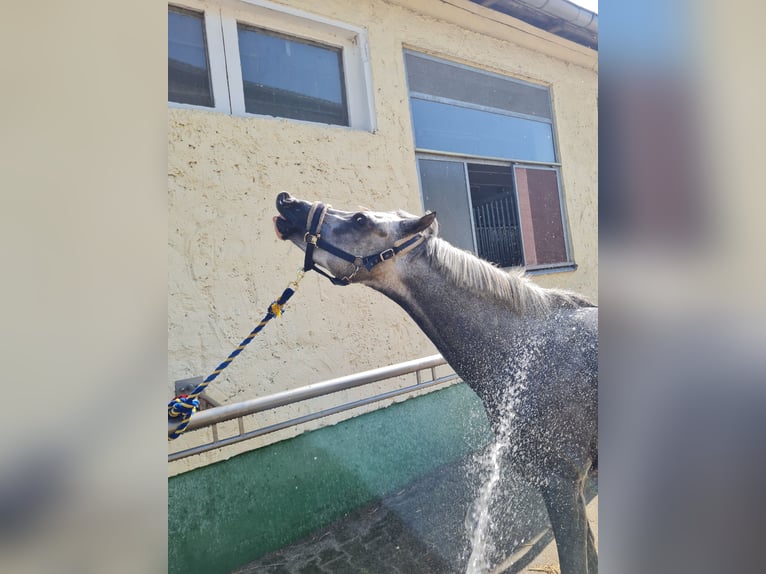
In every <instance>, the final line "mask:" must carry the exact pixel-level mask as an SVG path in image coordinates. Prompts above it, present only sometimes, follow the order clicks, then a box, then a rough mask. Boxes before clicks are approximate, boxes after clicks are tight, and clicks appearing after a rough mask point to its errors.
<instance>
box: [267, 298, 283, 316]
mask: <svg viewBox="0 0 766 574" xmlns="http://www.w3.org/2000/svg"><path fill="white" fill-rule="evenodd" d="M282 307H283V305H280V304H279V302H278V301H274V302H273V303H272V304H271V306H270V307H269V313H271V314H272V315H274V316H275V317H281V316H282Z"/></svg>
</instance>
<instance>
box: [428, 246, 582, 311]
mask: <svg viewBox="0 0 766 574" xmlns="http://www.w3.org/2000/svg"><path fill="white" fill-rule="evenodd" d="M426 254H427V257H428V259H429V260H430V263H431V265H432V266H433V267H434V268H435V269H437V270H439V271H442V272H444V273H445V274H446V275H447V277H448V278H449V280H450V281H452V282H453V283H454V284H455V286H456V287H459V288H463V289H468V290H469V291H472V292H474V293H476V294H477V295H480V296H483V297H490V298H493V299H499V300H501V301H503V302H505V303H506V304H507V305H508V307H509V308H510V309H511V310H512V311H514V312H516V313H519V314H521V315H543V314H545V313H547V312H549V311H552V310H554V309H576V308H578V307H594V306H595V305H594V304H593V303H592V302H590V301H589V300H588V299H586V298H585V297H583V296H582V295H578V294H577V293H574V292H572V291H566V290H564V289H550V288H546V287H541V286H540V285H537V284H536V283H534V282H532V281H531V280H530V279H529V277H527V276H526V275H525V271H524V269H522V268H520V267H513V268H511V269H510V270H508V271H505V270H503V269H500V268H499V267H496V266H495V265H493V264H492V263H489V262H488V261H485V260H483V259H480V258H478V257H476V256H475V255H474V254H473V253H470V252H468V251H464V250H462V249H458V248H457V247H454V246H453V245H450V244H449V243H447V242H446V241H444V240H443V239H441V238H439V237H435V236H434V235H431V236H430V237H429V239H428V241H427V242H426Z"/></svg>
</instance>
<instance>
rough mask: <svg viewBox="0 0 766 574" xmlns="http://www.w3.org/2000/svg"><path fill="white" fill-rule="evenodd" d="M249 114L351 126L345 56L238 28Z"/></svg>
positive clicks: (280, 36) (243, 26)
mask: <svg viewBox="0 0 766 574" xmlns="http://www.w3.org/2000/svg"><path fill="white" fill-rule="evenodd" d="M237 31H238V36H239V57H240V62H241V65H242V81H243V83H244V91H245V110H246V111H247V112H249V113H254V114H263V115H269V116H278V117H284V118H293V119H299V120H307V121H313V122H322V123H328V124H339V125H344V126H345V125H348V111H347V108H346V95H345V86H344V78H343V61H342V50H341V49H340V48H333V47H330V46H323V45H319V44H315V43H311V42H305V41H301V40H298V39H295V38H287V37H285V36H282V35H278V34H273V33H271V32H266V31H264V30H260V29H257V28H253V27H250V26H245V25H243V24H238V27H237Z"/></svg>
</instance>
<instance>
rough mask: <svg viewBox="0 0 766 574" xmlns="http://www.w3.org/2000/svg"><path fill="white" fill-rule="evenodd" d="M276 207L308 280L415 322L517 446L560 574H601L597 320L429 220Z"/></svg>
mask: <svg viewBox="0 0 766 574" xmlns="http://www.w3.org/2000/svg"><path fill="white" fill-rule="evenodd" d="M276 203H277V210H278V211H279V215H278V216H276V217H274V225H275V228H276V233H277V235H278V236H279V238H280V239H284V240H290V241H292V242H293V243H295V244H296V245H298V246H299V247H300V248H302V249H303V250H304V251H305V268H306V269H315V270H317V271H318V272H320V273H321V274H323V275H325V276H326V277H328V278H329V279H330V280H331V281H332V282H333V283H335V284H338V285H347V284H349V283H360V284H363V285H367V286H369V287H372V288H373V289H375V290H377V291H379V292H381V293H383V294H384V295H386V296H387V297H389V298H391V299H392V300H393V301H395V302H396V303H398V304H399V305H400V306H401V307H402V308H404V310H405V311H407V313H408V314H409V315H410V316H411V317H412V318H413V319H414V320H415V322H416V323H417V324H418V325H419V326H420V328H421V329H422V330H423V331H424V332H425V334H426V335H427V336H428V338H429V339H431V341H432V342H433V343H434V345H436V347H437V348H438V349H439V351H440V352H441V354H442V355H443V356H444V358H445V359H446V360H447V362H448V363H449V364H450V365H451V366H452V368H453V369H454V370H455V372H456V373H457V374H458V375H459V376H460V377H461V378H462V379H463V381H465V383H467V384H468V385H469V386H470V387H471V388H472V389H473V390H474V391H475V392H476V393H477V394H478V396H479V397H480V398H481V400H482V402H483V404H484V406H485V408H486V410H487V414H488V417H489V420H490V422H491V424H492V427H493V429H494V430H495V432H496V433H506V434H509V438H511V440H513V442H512V443H511V444H512V445H513V447H512V448H511V452H512V459H513V464H514V466H515V467H516V468H518V469H519V470H520V471H521V472H522V473H523V474H524V476H526V477H527V478H529V479H530V480H531V481H532V482H534V483H535V484H536V486H538V487H539V488H540V491H541V493H542V495H543V499H544V501H545V505H546V508H547V510H548V516H549V518H550V522H551V525H552V527H553V533H554V536H555V539H556V545H557V548H558V554H559V563H560V566H561V572H562V574H588V573H589V574H593V573H595V572H596V571H597V569H598V558H597V555H596V548H595V544H594V541H593V534H592V533H591V530H590V525H589V524H588V519H587V517H586V514H585V496H584V492H583V489H584V484H585V480H586V477H587V473H588V472H589V470H590V469H591V468H592V467H595V465H596V461H597V451H598V309H597V308H596V307H595V306H594V305H592V304H591V303H589V302H588V301H587V300H586V299H585V298H583V297H581V296H579V295H576V294H574V293H571V292H568V291H563V290H557V289H545V288H542V287H540V286H538V285H536V284H535V283H533V282H531V281H530V280H529V279H527V278H526V277H525V276H524V275H523V273H522V272H521V271H519V270H511V271H510V272H506V271H503V270H501V269H498V268H497V267H495V266H493V265H492V264H490V263H488V262H486V261H483V260H481V259H479V258H478V257H475V256H474V255H472V254H470V253H468V252H466V251H462V250H460V249H457V248H455V247H453V246H452V245H450V244H449V243H447V242H446V241H444V240H442V239H440V238H439V237H437V231H438V225H437V222H436V220H435V214H433V213H427V214H426V215H424V216H422V217H417V216H413V215H410V214H407V213H405V212H402V211H399V212H373V211H359V212H346V211H339V210H336V209H331V208H330V207H329V206H327V205H325V204H323V203H320V202H315V203H309V202H307V201H303V200H300V199H297V198H293V197H291V196H290V195H289V194H288V193H280V194H279V195H278V197H277V201H276ZM320 266H321V268H320ZM322 268H323V269H322ZM509 421H512V423H511V424H509Z"/></svg>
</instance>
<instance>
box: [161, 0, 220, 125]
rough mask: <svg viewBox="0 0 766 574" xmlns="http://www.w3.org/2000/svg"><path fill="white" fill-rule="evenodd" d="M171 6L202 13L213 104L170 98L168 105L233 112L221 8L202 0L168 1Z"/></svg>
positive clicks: (169, 6)
mask: <svg viewBox="0 0 766 574" xmlns="http://www.w3.org/2000/svg"><path fill="white" fill-rule="evenodd" d="M171 7H173V8H178V9H181V10H189V11H191V12H197V13H201V14H202V18H203V30H204V32H205V46H206V48H207V63H208V67H209V69H208V73H209V74H210V89H211V90H212V92H213V93H212V96H213V105H212V106H200V105H196V104H185V103H183V102H171V101H170V100H168V106H169V107H171V108H181V109H187V110H206V111H214V112H223V113H227V114H228V113H231V104H230V103H229V87H228V85H227V81H226V60H225V58H224V49H223V36H222V34H221V13H220V10H216V9H215V8H211V5H210V4H209V3H207V2H200V1H199V0H182V1H181V2H168V8H171Z"/></svg>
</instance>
